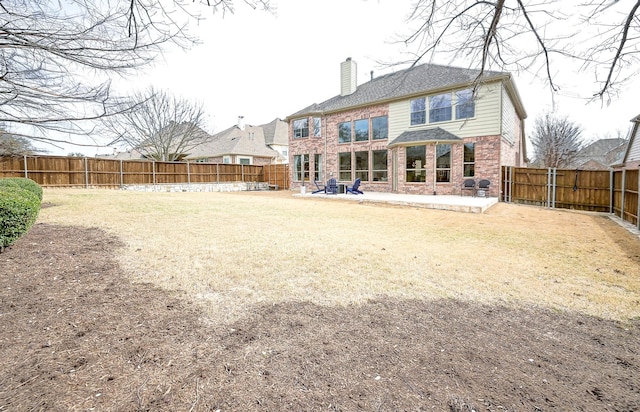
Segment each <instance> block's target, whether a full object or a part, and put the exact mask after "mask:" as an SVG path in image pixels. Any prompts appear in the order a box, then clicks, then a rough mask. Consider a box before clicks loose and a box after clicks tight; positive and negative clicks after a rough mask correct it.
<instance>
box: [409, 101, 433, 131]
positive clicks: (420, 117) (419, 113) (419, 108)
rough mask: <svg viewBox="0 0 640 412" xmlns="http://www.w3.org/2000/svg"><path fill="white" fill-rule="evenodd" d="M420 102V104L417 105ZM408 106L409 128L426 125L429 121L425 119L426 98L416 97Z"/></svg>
mask: <svg viewBox="0 0 640 412" xmlns="http://www.w3.org/2000/svg"><path fill="white" fill-rule="evenodd" d="M420 102H422V103H421V104H419V103H420ZM410 105H411V107H410V113H411V114H410V118H411V126H417V125H422V124H427V123H428V121H429V119H427V98H426V97H418V98H416V99H411V103H410Z"/></svg>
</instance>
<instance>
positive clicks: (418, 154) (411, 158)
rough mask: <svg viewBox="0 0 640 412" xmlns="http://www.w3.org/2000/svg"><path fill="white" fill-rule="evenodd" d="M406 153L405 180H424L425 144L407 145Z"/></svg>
mask: <svg viewBox="0 0 640 412" xmlns="http://www.w3.org/2000/svg"><path fill="white" fill-rule="evenodd" d="M406 154H407V162H406V166H405V170H406V173H407V176H406V179H407V180H406V181H407V182H424V181H425V179H426V171H425V170H424V165H425V163H426V157H427V146H425V145H421V146H407V148H406Z"/></svg>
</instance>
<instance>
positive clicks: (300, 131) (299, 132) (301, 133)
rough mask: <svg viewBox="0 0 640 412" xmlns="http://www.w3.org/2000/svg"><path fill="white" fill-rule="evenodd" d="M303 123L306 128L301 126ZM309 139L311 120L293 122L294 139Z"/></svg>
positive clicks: (303, 119) (304, 119)
mask: <svg viewBox="0 0 640 412" xmlns="http://www.w3.org/2000/svg"><path fill="white" fill-rule="evenodd" d="M303 122H304V124H305V125H306V126H299V125H300V124H301V123H303ZM305 131H306V135H305ZM307 137H309V118H308V117H303V118H301V119H295V120H294V121H293V138H294V139H304V138H307Z"/></svg>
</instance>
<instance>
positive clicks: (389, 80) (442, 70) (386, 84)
mask: <svg viewBox="0 0 640 412" xmlns="http://www.w3.org/2000/svg"><path fill="white" fill-rule="evenodd" d="M480 73H481V72H480V71H479V70H474V69H464V68H459V67H451V66H441V65H437V64H430V63H426V64H421V65H417V66H413V67H410V68H408V69H405V70H401V71H398V72H394V73H389V74H385V75H383V76H380V77H376V78H374V79H372V80H370V81H368V82H366V83H363V84H361V85H358V87H357V89H356V91H355V92H354V93H352V94H350V95H347V96H341V95H338V96H335V97H332V98H331V99H329V100H326V101H324V102H322V103H319V104H318V103H314V104H312V105H311V106H308V107H306V108H304V109H302V110H300V111H298V112H296V113H294V114H292V115H291V116H289V117H288V118H287V119H292V118H295V117H301V116H304V115H311V114H322V113H324V114H326V113H332V112H339V111H342V110H346V109H351V108H354V107H359V106H370V105H372V104H377V103H383V102H389V101H393V100H398V99H406V98H407V97H410V96H414V95H415V96H418V95H420V94H425V93H427V92H429V93H431V92H437V91H439V90H446V89H453V88H458V87H460V88H462V87H466V86H469V85H471V84H473V83H474V82H475V81H476V79H477V78H478V75H479V74H480ZM497 80H505V81H506V82H507V91H508V92H509V93H510V94H511V96H512V99H513V101H514V105H515V106H516V110H517V111H518V113H519V114H520V115H521V117H522V118H526V117H527V116H526V112H525V110H524V107H523V106H522V102H521V101H520V96H519V94H518V92H517V89H516V87H515V84H514V83H513V81H512V79H511V75H510V74H509V73H505V72H495V71H485V72H484V74H483V76H482V78H481V81H482V82H485V83H486V82H491V81H497Z"/></svg>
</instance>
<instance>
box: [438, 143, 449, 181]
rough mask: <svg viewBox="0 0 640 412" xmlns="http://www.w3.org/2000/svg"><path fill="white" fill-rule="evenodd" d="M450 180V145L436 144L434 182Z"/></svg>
mask: <svg viewBox="0 0 640 412" xmlns="http://www.w3.org/2000/svg"><path fill="white" fill-rule="evenodd" d="M450 181H451V145H450V144H437V145H436V182H450Z"/></svg>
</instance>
